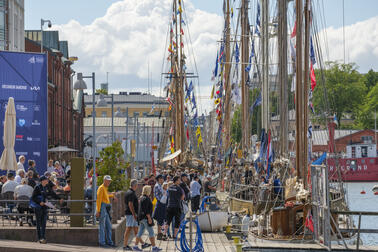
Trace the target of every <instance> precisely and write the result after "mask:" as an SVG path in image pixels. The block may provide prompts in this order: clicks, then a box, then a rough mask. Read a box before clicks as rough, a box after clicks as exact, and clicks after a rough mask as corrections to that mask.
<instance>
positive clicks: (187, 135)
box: [186, 129, 189, 141]
mask: <svg viewBox="0 0 378 252" xmlns="http://www.w3.org/2000/svg"><path fill="white" fill-rule="evenodd" d="M186 138H187V139H188V141H189V129H186Z"/></svg>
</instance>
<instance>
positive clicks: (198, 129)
mask: <svg viewBox="0 0 378 252" xmlns="http://www.w3.org/2000/svg"><path fill="white" fill-rule="evenodd" d="M198 135H201V129H200V127H197V130H196V136H198Z"/></svg>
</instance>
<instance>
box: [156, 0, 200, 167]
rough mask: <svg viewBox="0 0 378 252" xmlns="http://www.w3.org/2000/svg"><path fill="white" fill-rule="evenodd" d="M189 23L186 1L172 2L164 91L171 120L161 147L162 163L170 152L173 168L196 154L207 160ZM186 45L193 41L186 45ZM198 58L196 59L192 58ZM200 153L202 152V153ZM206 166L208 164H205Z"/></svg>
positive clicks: (165, 59) (167, 124)
mask: <svg viewBox="0 0 378 252" xmlns="http://www.w3.org/2000/svg"><path fill="white" fill-rule="evenodd" d="M188 21H189V20H187V19H186V15H185V4H184V1H183V0H173V1H172V13H171V19H170V22H169V27H168V29H169V32H168V34H169V35H168V36H169V38H168V41H169V42H168V43H169V44H168V45H167V56H165V57H164V66H165V69H166V70H167V71H166V72H164V73H162V74H163V76H164V77H165V78H164V79H165V80H166V83H165V88H164V91H165V92H166V99H167V101H168V103H169V118H167V123H166V124H165V125H164V126H165V130H164V136H163V140H162V142H161V143H160V147H159V160H160V161H162V160H164V158H163V157H164V154H165V153H166V152H167V150H168V151H169V152H170V154H173V155H174V158H172V160H171V159H168V160H167V161H170V162H171V164H172V165H175V166H176V165H179V164H182V163H187V162H190V161H191V157H192V155H193V154H195V153H199V152H202V154H203V156H204V157H206V156H207V155H206V152H205V150H204V147H203V140H202V133H201V131H202V129H201V126H202V124H201V122H200V117H199V115H198V105H199V104H197V100H196V95H195V81H196V80H198V76H197V75H195V74H194V73H197V72H198V71H197V69H193V72H191V73H188V72H187V68H188V64H187V60H188V59H187V54H186V53H188V52H190V50H187V49H186V48H187V47H190V46H191V45H190V43H191V41H190V37H189V39H188V38H187V39H184V36H185V34H186V32H189V28H188V26H187V23H188ZM184 41H189V43H188V44H185V43H184ZM192 57H193V58H194V56H193V55H192ZM199 150H200V151H199ZM204 163H205V166H206V164H207V162H204Z"/></svg>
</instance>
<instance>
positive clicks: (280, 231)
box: [211, 0, 353, 246]
mask: <svg viewBox="0 0 378 252" xmlns="http://www.w3.org/2000/svg"><path fill="white" fill-rule="evenodd" d="M233 4H234V6H232V4H231V1H230V0H225V1H224V5H223V6H224V8H223V11H224V15H225V28H224V32H223V37H222V40H221V43H220V48H219V51H218V52H217V59H216V66H215V69H214V75H213V77H214V80H215V84H214V87H213V91H212V94H211V97H212V98H213V99H214V104H215V111H216V119H217V120H218V132H217V134H216V138H215V139H216V143H215V145H216V146H218V149H217V151H216V152H217V153H216V155H217V158H216V159H215V164H214V167H213V168H215V167H216V166H220V179H221V180H222V179H223V177H224V176H225V174H226V172H225V171H227V170H228V171H229V173H230V174H231V175H230V178H229V179H231V181H230V195H229V199H230V204H229V207H230V210H231V211H240V210H247V211H248V212H249V214H250V215H254V218H252V220H253V221H252V223H255V226H256V228H254V229H253V230H254V232H253V234H254V235H255V236H256V237H258V238H269V239H287V240H293V239H298V240H303V239H314V240H316V241H318V242H321V243H323V244H325V245H326V246H328V244H329V242H330V236H331V234H330V230H326V228H325V226H330V221H331V220H332V223H331V224H332V225H331V226H332V229H331V232H332V236H333V238H336V237H339V238H341V237H345V236H350V234H346V233H343V234H340V233H338V231H337V230H339V229H338V228H339V227H341V226H342V225H344V226H350V225H353V224H352V222H351V221H350V219H349V217H348V216H337V215H331V213H330V211H329V209H332V210H344V211H346V210H348V206H347V204H346V199H345V190H344V187H343V181H342V176H341V173H340V169H339V165H340V163H339V161H338V159H334V162H335V164H337V168H336V170H337V172H336V173H334V174H332V176H331V177H330V178H331V181H332V183H331V184H330V182H329V181H328V179H324V178H327V177H328V169H327V168H326V166H325V165H321V164H322V161H323V160H320V161H319V160H317V162H320V163H319V164H318V165H315V164H312V159H311V142H312V141H311V136H312V126H311V120H310V117H311V114H310V111H313V107H312V102H311V97H312V92H313V91H314V89H315V87H316V79H315V73H314V65H315V64H316V61H317V59H316V57H315V55H316V53H317V54H318V55H320V53H319V52H318V51H316V50H315V46H314V45H313V38H312V37H313V36H315V37H316V36H317V35H316V34H314V32H312V33H311V32H310V31H311V29H310V28H311V25H312V23H311V22H312V16H313V14H312V12H313V6H312V5H311V1H310V0H305V1H304V4H303V1H302V0H296V1H295V3H294V4H295V10H296V11H295V15H296V21H295V22H294V27H293V32H292V33H291V36H290V37H291V38H290V43H288V40H287V38H288V33H287V30H288V29H287V25H288V22H287V10H288V3H287V2H286V1H277V6H278V17H277V18H276V19H273V20H270V19H269V9H270V5H269V1H268V0H261V1H257V2H255V4H256V5H255V6H256V8H255V10H256V23H255V25H251V24H250V20H249V17H250V15H249V12H248V11H249V10H250V9H253V8H252V7H251V5H250V1H248V0H241V1H240V6H235V3H234V2H233ZM234 8H235V9H239V14H238V16H237V25H236V30H235V31H234V35H233V36H231V34H232V33H231V28H230V16H232V14H233V9H234ZM239 28H240V31H239ZM277 30H278V31H277ZM275 35H277V36H278V39H277V41H278V53H279V56H278V60H279V62H278V66H277V67H275V68H274V67H272V66H271V63H270V61H269V59H270V57H271V51H270V49H271V48H272V46H271V45H270V42H269V40H270V39H271V37H272V36H275ZM231 37H233V41H231ZM314 40H315V43H316V41H317V39H316V38H315V39H314ZM289 44H290V46H289ZM231 45H232V46H231ZM255 45H258V46H259V47H260V52H256V51H255ZM316 45H317V44H316ZM231 47H232V48H231ZM289 48H290V49H291V50H290V51H291V59H292V62H291V63H292V64H291V65H292V76H291V77H292V79H293V84H292V89H291V92H290V93H289V91H288V89H289V88H288V86H289V83H288V82H289V81H288V79H289V76H288V65H289V64H288V61H287V58H288V57H287V52H288V49H289ZM317 48H318V47H317ZM318 60H319V61H321V59H318ZM319 65H321V64H319ZM272 69H275V70H276V71H277V72H278V85H279V96H278V102H277V103H278V104H279V113H280V129H279V132H277V131H276V130H274V129H272V128H271V127H270V116H271V110H272V105H271V104H270V97H271V90H270V89H271V85H270V81H269V77H270V74H269V73H270V72H272V71H273V70H272ZM251 70H252V71H251ZM251 74H252V75H251ZM255 79H257V80H255ZM253 83H257V84H256V85H255V86H254V85H253ZM253 89H256V91H257V92H255V94H256V95H255V98H254V99H255V101H254V102H252V101H251V100H250V92H251V91H252V94H253V91H254V90H253ZM289 96H291V97H293V96H294V97H295V104H294V106H295V111H296V129H295V140H296V144H295V155H294V156H290V155H289V146H288V134H289V129H288V104H289ZM232 101H233V102H232ZM239 103H240V110H241V113H240V115H241V131H242V133H241V139H240V143H239V144H237V143H233V142H232V141H231V139H230V135H231V134H230V131H231V127H230V121H231V117H232V110H231V108H232V106H233V104H234V105H235V107H237V106H238V104H239ZM260 106H261V109H260V108H259V107H260ZM256 110H260V111H261V112H260V113H258V116H257V118H256V117H254V118H253V120H256V119H257V120H258V123H257V128H258V131H259V132H258V133H259V135H260V139H259V140H260V141H257V143H255V145H251V143H253V142H254V140H253V138H251V136H250V135H251V128H250V126H251V125H252V123H251V122H252V119H251V117H250V115H251V114H252V115H253V112H255V113H256ZM230 112H231V113H230ZM233 112H234V116H235V115H236V111H235V109H234V111H233ZM251 112H252V113H251ZM260 125H261V126H260ZM273 148H274V149H275V150H276V152H275V154H276V155H277V154H278V158H276V160H275V161H273V153H274V151H273ZM334 156H335V155H334ZM251 164H253V165H254V167H255V168H256V169H255V170H253V171H250V170H249V168H250V166H251ZM245 165H246V166H247V169H246V171H245V174H246V175H245V176H244V179H245V181H244V183H242V177H243V176H241V174H240V167H243V168H244V166H245ZM243 172H244V171H243ZM330 185H331V186H330Z"/></svg>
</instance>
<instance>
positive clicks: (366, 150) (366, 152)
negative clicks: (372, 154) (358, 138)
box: [361, 146, 368, 157]
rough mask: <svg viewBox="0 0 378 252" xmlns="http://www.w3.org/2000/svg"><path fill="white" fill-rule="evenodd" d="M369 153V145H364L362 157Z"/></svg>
mask: <svg viewBox="0 0 378 252" xmlns="http://www.w3.org/2000/svg"><path fill="white" fill-rule="evenodd" d="M367 154H368V149H367V146H362V147H361V157H367Z"/></svg>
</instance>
